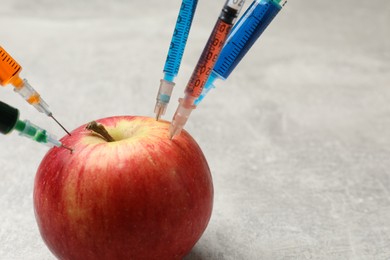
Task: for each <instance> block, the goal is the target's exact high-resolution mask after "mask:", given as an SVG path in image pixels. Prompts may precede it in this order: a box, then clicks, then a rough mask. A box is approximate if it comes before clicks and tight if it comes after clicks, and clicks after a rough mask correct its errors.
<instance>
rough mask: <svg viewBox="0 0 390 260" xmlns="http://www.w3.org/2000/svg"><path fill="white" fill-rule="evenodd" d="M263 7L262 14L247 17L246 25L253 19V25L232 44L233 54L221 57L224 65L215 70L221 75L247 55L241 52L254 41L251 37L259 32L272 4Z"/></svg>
mask: <svg viewBox="0 0 390 260" xmlns="http://www.w3.org/2000/svg"><path fill="white" fill-rule="evenodd" d="M257 5H258V3H256V5H255V6H253V7H250V8H255V7H256V6H257ZM262 5H263V8H262V9H261V12H260V13H259V14H256V15H255V14H253V13H252V14H251V15H250V16H249V17H247V19H246V23H248V22H249V20H252V19H253V23H252V24H251V26H250V28H248V29H247V30H245V31H244V35H243V36H242V37H241V38H240V39H239V40H238V41H234V42H232V43H231V44H232V45H233V47H232V50H231V53H230V54H229V56H225V57H221V58H222V63H221V65H220V66H218V68H216V70H215V71H216V72H217V73H218V74H219V75H225V74H226V71H227V70H229V69H232V67H231V64H232V63H233V62H235V60H236V59H241V58H242V57H243V56H244V55H245V52H244V55H243V53H241V50H242V49H244V48H245V46H246V45H247V44H248V41H250V40H251V39H252V37H251V35H254V34H255V31H256V30H258V27H259V24H260V23H261V22H264V21H262V19H263V17H264V16H265V15H267V12H268V11H269V9H270V8H271V7H272V6H271V4H270V3H265V4H263V3H262ZM269 22H270V21H269ZM269 22H268V23H269ZM233 33H235V32H233ZM230 37H234V35H231V36H229V38H230ZM254 39H256V38H254ZM228 41H229V39H228ZM239 55H242V57H241V58H237V56H239ZM229 74H230V73H229Z"/></svg>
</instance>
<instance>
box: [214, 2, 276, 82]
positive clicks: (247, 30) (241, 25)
mask: <svg viewBox="0 0 390 260" xmlns="http://www.w3.org/2000/svg"><path fill="white" fill-rule="evenodd" d="M278 2H279V1H275V0H258V1H254V2H253V3H252V4H251V5H250V7H249V8H248V10H247V11H246V12H245V13H244V14H243V16H242V17H241V19H240V20H239V21H238V22H237V24H236V25H235V26H234V27H233V29H232V31H231V33H230V35H229V37H228V39H227V41H226V45H225V46H224V48H223V51H222V52H221V54H220V56H219V58H218V61H217V63H216V64H215V67H214V69H213V70H214V71H215V73H216V74H217V75H218V78H220V79H223V80H225V79H227V78H228V77H229V75H230V73H231V72H232V71H233V70H234V69H235V67H236V66H237V65H238V64H239V63H240V61H241V60H242V58H243V57H244V56H245V55H246V54H247V52H248V51H249V49H250V48H251V47H252V45H253V44H254V43H255V42H256V40H257V39H258V38H259V37H260V35H261V34H262V33H263V32H264V31H265V29H266V28H267V27H268V25H269V24H270V23H271V22H272V20H273V19H274V18H275V16H276V15H277V14H278V13H279V11H280V10H281V9H282V6H281V5H280V4H279V3H278Z"/></svg>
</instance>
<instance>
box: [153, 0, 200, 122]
mask: <svg viewBox="0 0 390 260" xmlns="http://www.w3.org/2000/svg"><path fill="white" fill-rule="evenodd" d="M197 4H198V0H182V4H181V7H180V11H179V15H178V17H177V21H176V26H175V29H174V32H173V35H172V40H171V44H170V45H169V50H168V55H167V59H166V60H165V65H164V79H161V82H160V87H159V89H158V93H157V98H156V105H155V108H154V113H156V120H159V119H160V117H161V116H162V115H164V114H165V111H166V109H167V106H168V104H169V100H170V98H171V96H172V91H173V87H174V86H175V83H174V79H175V77H176V76H177V74H178V73H179V69H180V64H181V60H182V58H183V53H184V49H185V47H186V44H187V39H188V34H189V32H190V29H191V24H192V19H193V18H194V14H195V10H196V5H197Z"/></svg>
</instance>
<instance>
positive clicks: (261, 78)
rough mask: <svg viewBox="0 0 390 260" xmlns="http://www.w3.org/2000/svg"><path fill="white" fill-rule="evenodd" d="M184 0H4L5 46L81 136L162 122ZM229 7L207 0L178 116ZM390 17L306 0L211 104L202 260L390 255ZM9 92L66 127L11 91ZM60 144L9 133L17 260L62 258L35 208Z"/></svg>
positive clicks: (367, 7) (198, 255)
mask: <svg viewBox="0 0 390 260" xmlns="http://www.w3.org/2000/svg"><path fill="white" fill-rule="evenodd" d="M180 3H181V1H179V0H176V1H173V0H172V1H160V0H151V1H123V0H115V1H103V0H95V1H78V0H59V1H49V0H1V5H0V44H1V45H2V46H4V47H5V48H6V49H7V50H8V51H9V52H10V53H11V54H12V55H13V56H14V58H16V59H17V60H18V61H19V62H20V63H21V64H22V66H23V67H24V71H23V76H24V77H26V78H28V79H29V81H30V82H31V83H32V84H33V85H34V86H35V87H36V88H37V89H38V90H39V91H40V92H41V94H42V96H43V98H44V99H45V100H46V101H47V102H48V103H49V105H50V107H51V109H52V111H53V112H54V114H55V116H56V117H57V118H58V119H59V120H60V121H61V122H62V123H63V124H64V125H65V126H66V127H68V128H69V129H73V128H76V127H77V126H79V125H81V124H83V123H86V122H89V121H91V120H93V119H97V118H102V117H106V116H112V115H124V114H132V115H148V116H153V115H154V114H153V108H154V102H155V96H156V91H157V88H158V85H159V79H160V78H161V77H162V66H163V63H164V61H165V57H166V51H167V48H168V45H169V41H170V37H171V33H172V29H173V25H174V23H175V20H176V15H177V10H178V8H179V6H180ZM223 3H224V0H219V1H200V2H199V4H198V9H197V14H196V17H195V20H194V24H193V28H192V31H191V34H190V37H189V43H188V48H187V50H186V52H185V55H184V61H183V65H182V69H181V71H180V75H179V77H178V78H177V87H176V89H175V91H174V96H173V99H172V103H171V105H170V107H169V109H168V112H167V115H166V116H165V118H166V119H168V120H170V119H171V117H172V115H173V113H174V110H175V109H176V107H177V98H178V97H179V96H182V93H183V89H184V85H185V84H186V83H187V81H188V79H189V77H190V74H191V72H192V69H193V67H194V65H195V63H196V61H197V59H198V57H199V55H200V52H201V50H202V48H203V46H204V43H205V41H206V39H207V38H208V36H209V33H210V31H211V29H212V26H213V24H214V22H215V19H216V16H217V15H218V13H219V12H220V8H221V6H222V5H223ZM248 5H249V3H246V6H248ZM389 17H390V2H389V1H385V0H382V1H380V0H372V1H363V0H355V1H352V0H345V1H338V2H334V1H333V2H332V1H320V0H312V1H303V0H293V1H291V2H290V3H288V5H287V6H286V8H285V9H284V10H283V12H282V13H280V14H279V16H278V17H277V18H276V20H275V21H274V22H273V23H272V24H271V26H270V27H269V28H268V30H267V31H266V32H265V33H264V35H263V37H262V38H261V40H260V41H259V42H258V43H257V44H256V45H255V46H254V48H253V49H252V51H251V52H250V56H248V57H246V58H245V60H244V61H243V62H242V63H241V64H240V65H239V67H238V68H237V70H236V71H235V72H234V73H233V74H232V76H231V77H230V78H229V79H228V81H226V82H219V83H218V85H219V87H218V88H217V89H216V90H213V91H212V92H211V93H210V94H209V96H208V97H206V99H205V100H204V102H203V103H202V104H201V106H199V108H198V109H197V110H196V111H195V112H194V113H193V115H192V117H191V119H190V121H189V123H188V125H187V127H186V128H187V130H188V131H189V132H190V133H191V134H192V135H193V136H194V138H195V139H196V140H197V141H198V143H199V145H200V146H201V147H202V149H203V151H204V153H205V155H206V157H207V159H208V161H209V164H210V168H211V170H212V173H213V178H214V185H215V205H214V211H213V216H212V219H211V222H210V224H209V226H208V229H207V231H206V232H205V234H204V235H203V237H202V238H201V240H200V241H199V242H198V244H197V245H196V247H195V248H194V249H193V251H192V252H191V253H190V255H189V256H188V257H187V258H186V259H187V260H190V259H192V260H194V259H267V260H268V259H338V260H340V259H362V260H363V259H364V260H366V259H390V170H389V169H390V160H389V157H390V134H389V129H390V106H389V101H390V65H389V64H390V28H389V25H390V18H389ZM0 100H3V101H6V102H8V103H10V104H12V105H14V106H16V107H18V108H19V109H20V110H21V113H22V118H25V119H30V120H31V121H33V122H34V123H36V124H38V125H41V126H43V127H45V128H46V129H47V130H49V131H51V132H53V133H55V134H56V135H57V136H59V137H60V136H62V135H63V132H62V131H61V129H60V128H59V127H58V126H57V125H56V124H55V123H54V122H52V121H51V120H50V119H48V118H46V117H45V116H44V115H43V114H39V113H37V112H35V110H34V109H33V108H31V107H29V106H28V105H27V104H25V102H24V101H23V100H22V99H21V98H20V97H19V96H18V95H16V94H14V93H13V91H12V89H11V88H10V87H6V88H2V89H1V91H0ZM46 151H47V148H46V147H44V146H41V145H39V144H36V143H33V142H31V141H29V140H27V139H24V138H21V137H19V136H17V134H16V133H13V134H11V135H9V136H0V166H1V169H2V170H1V182H0V209H1V210H0V259H1V260H14V259H17V260H22V259H23V260H27V259H33V260H49V259H54V257H53V256H52V255H51V254H50V252H49V251H48V249H47V248H46V247H45V245H44V243H43V242H42V240H41V238H40V235H39V232H38V229H37V227H36V224H35V219H34V212H33V207H32V189H33V181H34V175H35V171H36V169H37V167H38V165H39V163H40V160H41V159H42V157H43V156H44V154H45V153H46Z"/></svg>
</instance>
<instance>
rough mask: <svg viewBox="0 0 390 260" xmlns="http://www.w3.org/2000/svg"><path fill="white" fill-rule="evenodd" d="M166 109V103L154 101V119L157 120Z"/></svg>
mask: <svg viewBox="0 0 390 260" xmlns="http://www.w3.org/2000/svg"><path fill="white" fill-rule="evenodd" d="M166 110H167V104H166V103H163V102H159V101H157V102H156V106H155V108H154V113H156V120H157V121H158V120H159V119H160V117H161V116H162V115H164V114H165V111H166Z"/></svg>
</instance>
